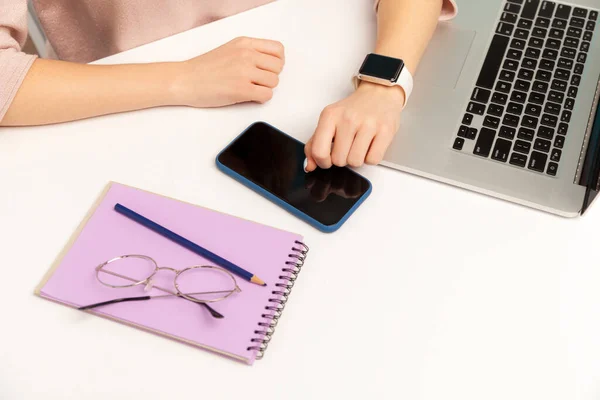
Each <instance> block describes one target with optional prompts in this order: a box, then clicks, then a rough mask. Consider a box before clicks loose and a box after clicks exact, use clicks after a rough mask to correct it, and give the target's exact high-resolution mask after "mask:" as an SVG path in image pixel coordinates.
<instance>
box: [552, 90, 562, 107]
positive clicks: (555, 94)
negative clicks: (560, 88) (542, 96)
mask: <svg viewBox="0 0 600 400" xmlns="http://www.w3.org/2000/svg"><path fill="white" fill-rule="evenodd" d="M564 99H565V95H564V93H561V92H557V91H556V90H551V91H550V93H549V94H548V100H550V101H553V102H555V103H558V104H562V102H563V100H564Z"/></svg>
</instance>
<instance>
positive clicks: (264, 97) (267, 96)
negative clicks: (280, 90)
mask: <svg viewBox="0 0 600 400" xmlns="http://www.w3.org/2000/svg"><path fill="white" fill-rule="evenodd" d="M272 98H273V91H272V90H271V89H267V90H263V92H262V94H261V95H260V96H259V101H260V102H261V103H266V102H267V101H269V100H271V99H272Z"/></svg>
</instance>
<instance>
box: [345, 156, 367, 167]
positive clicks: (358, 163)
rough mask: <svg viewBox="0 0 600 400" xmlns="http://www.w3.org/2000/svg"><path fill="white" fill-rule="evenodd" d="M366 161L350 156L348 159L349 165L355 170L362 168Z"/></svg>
mask: <svg viewBox="0 0 600 400" xmlns="http://www.w3.org/2000/svg"><path fill="white" fill-rule="evenodd" d="M363 163H364V160H363V159H362V157H357V156H350V157H348V165H350V166H351V167H354V168H358V167H362V165H363Z"/></svg>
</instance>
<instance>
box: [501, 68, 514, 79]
mask: <svg viewBox="0 0 600 400" xmlns="http://www.w3.org/2000/svg"><path fill="white" fill-rule="evenodd" d="M499 79H502V80H505V81H508V82H512V81H514V80H515V72H513V71H507V70H505V69H503V70H502V71H500V78H499Z"/></svg>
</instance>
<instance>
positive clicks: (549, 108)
mask: <svg viewBox="0 0 600 400" xmlns="http://www.w3.org/2000/svg"><path fill="white" fill-rule="evenodd" d="M544 112H545V113H548V114H552V115H559V114H560V104H556V103H552V102H547V103H546V107H544Z"/></svg>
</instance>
